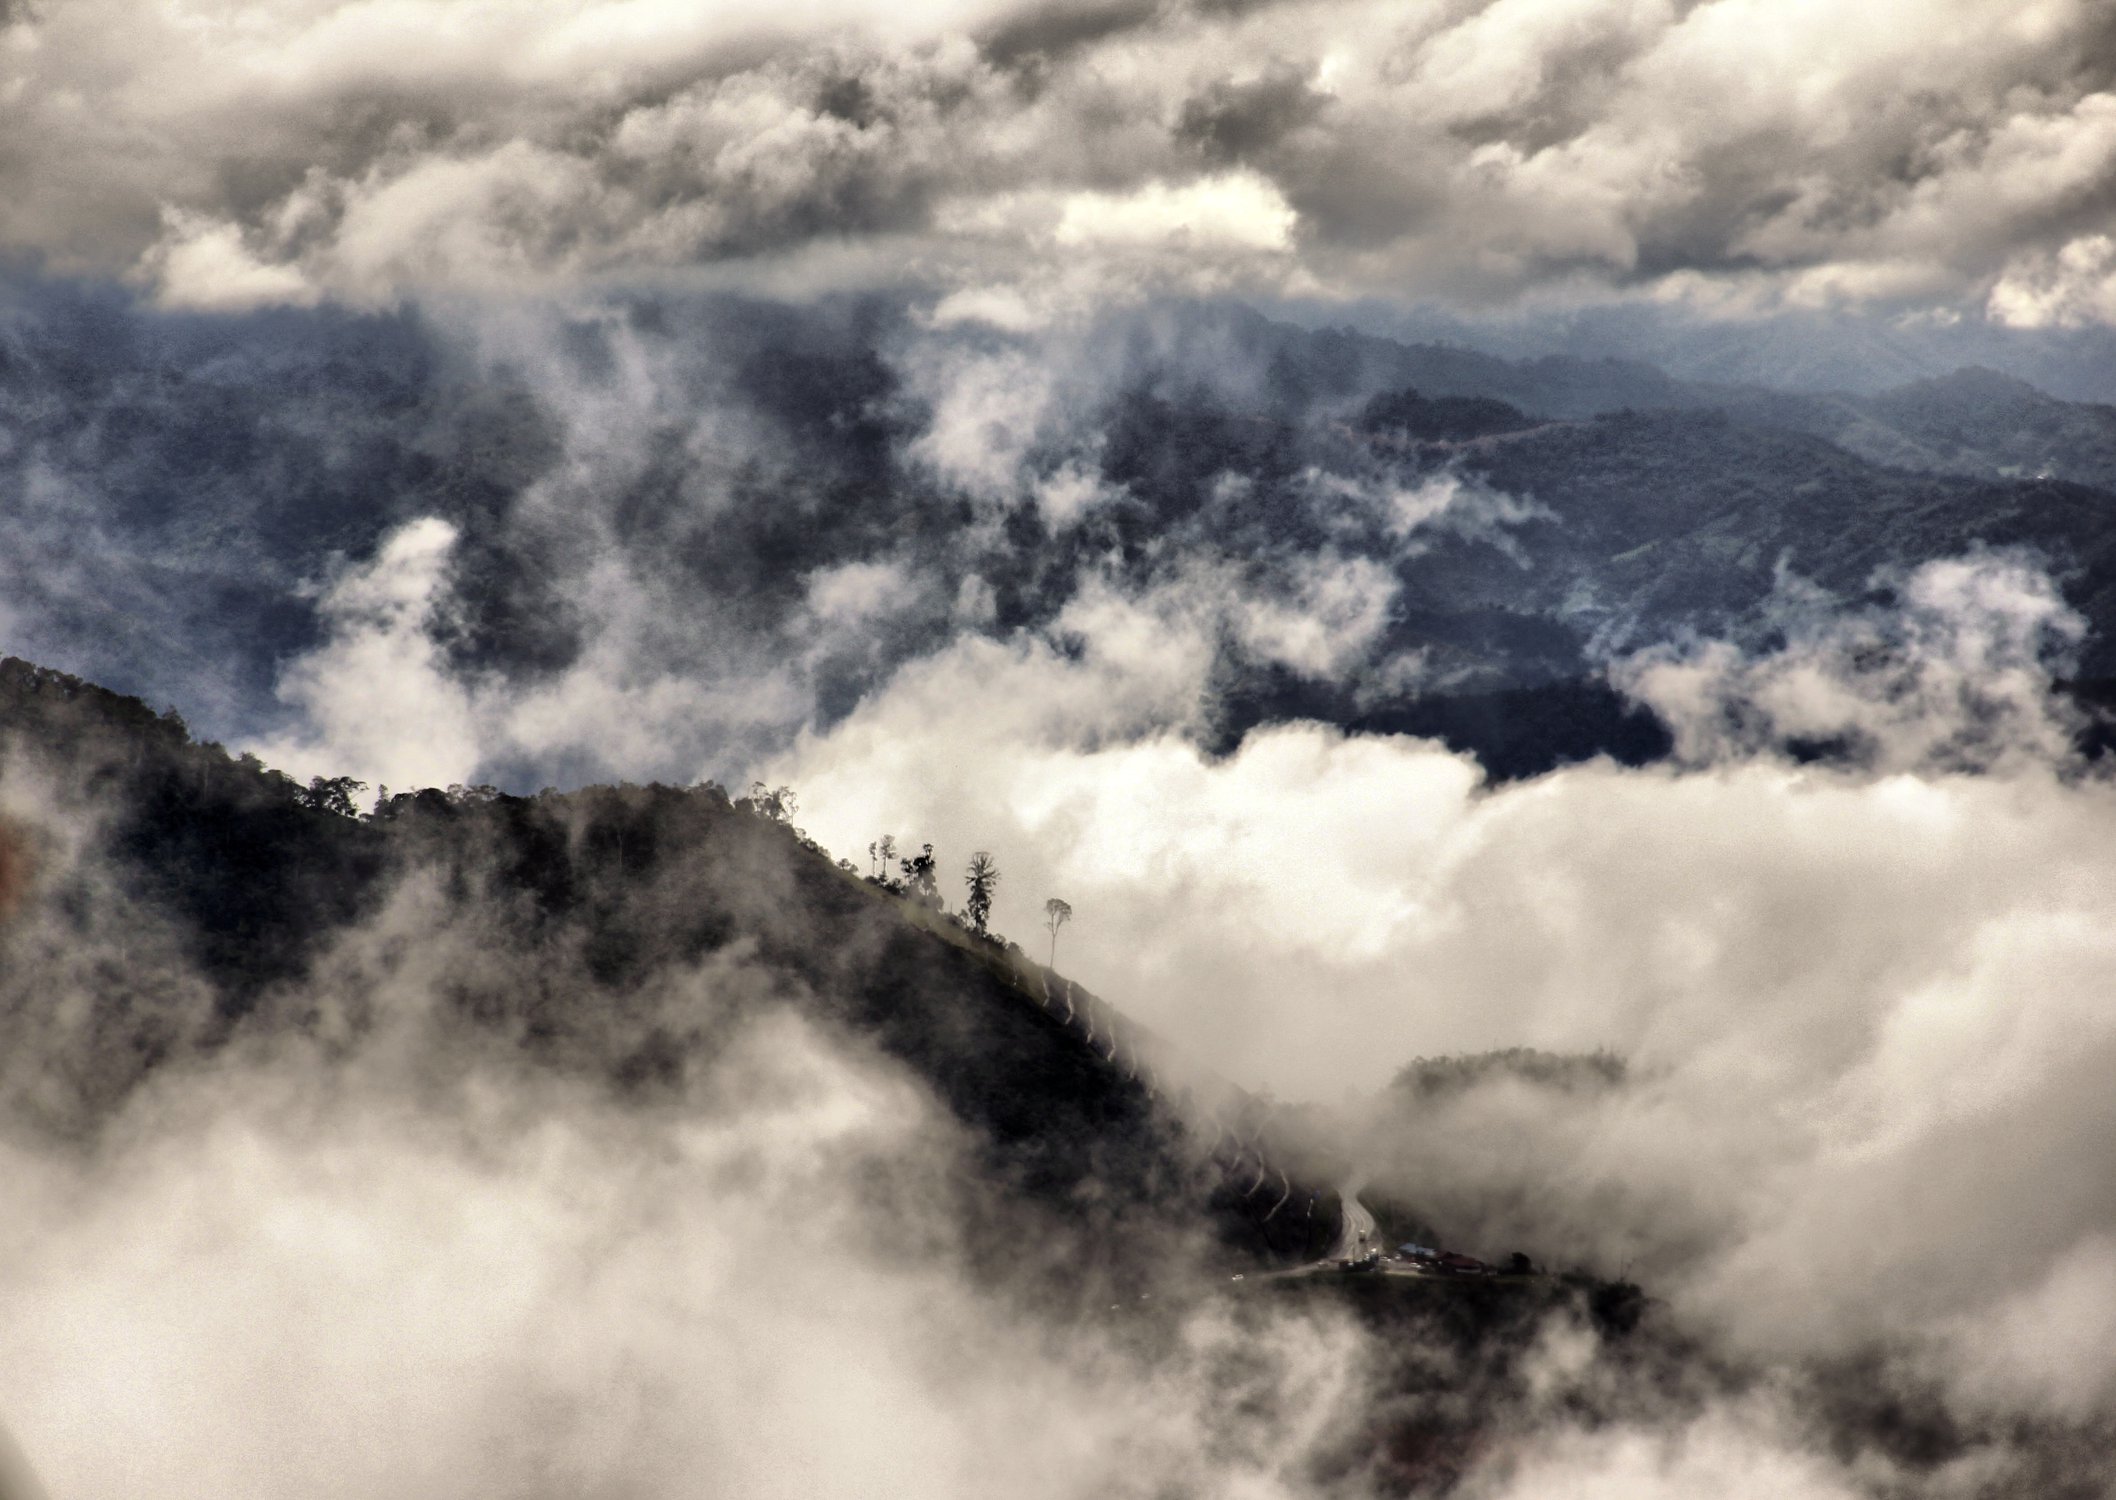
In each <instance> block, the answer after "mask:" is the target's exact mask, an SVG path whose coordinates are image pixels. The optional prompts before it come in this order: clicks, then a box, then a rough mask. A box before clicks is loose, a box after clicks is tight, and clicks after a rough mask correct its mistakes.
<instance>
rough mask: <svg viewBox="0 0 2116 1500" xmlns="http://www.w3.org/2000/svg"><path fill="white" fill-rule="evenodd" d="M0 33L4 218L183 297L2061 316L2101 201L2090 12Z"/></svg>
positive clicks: (12, 228) (124, 21)
mask: <svg viewBox="0 0 2116 1500" xmlns="http://www.w3.org/2000/svg"><path fill="white" fill-rule="evenodd" d="M1045 32H1049V33H1050V36H1049V37H1048V38H1046V39H1045V40H1044V41H1040V42H1032V41H1030V40H1028V39H1029V38H1032V37H1043V36H1044V34H1045ZM1061 33H1062V36H1063V39H1062V40H1058V39H1057V38H1059V36H1060V35H1061ZM407 35H416V36H418V37H420V38H421V45H420V46H417V47H405V46H403V45H401V38H402V37H404V36H407ZM10 37H11V42H10V46H9V49H8V51H7V52H6V54H5V62H4V64H0V66H4V68H5V85H6V88H7V92H8V97H9V98H10V101H11V107H12V108H13V109H14V110H15V111H16V113H17V115H18V118H20V119H22V120H23V121H24V122H25V128H24V130H23V131H22V132H21V133H20V137H19V140H20V142H21V143H20V144H17V145H16V146H15V147H14V148H13V149H12V150H11V151H10V153H9V155H8V156H7V157H6V158H5V160H4V161H0V183H4V185H5V186H6V187H7V189H8V192H7V194H6V201H7V204H8V206H7V208H6V209H5V210H4V212H0V243H4V244H5V245H7V246H9V247H12V248H14V249H16V250H19V251H28V252H31V253H34V254H41V255H47V256H50V257H52V259H53V261H54V263H57V264H64V265H75V266H83V267H92V268H98V269H101V270H103V271H106V272H110V271H124V270H129V271H132V272H134V273H136V274H138V275H139V276H141V277H142V278H144V279H146V280H147V281H148V282H149V283H151V284H152V285H154V286H155V287H157V288H158V289H159V290H160V293H161V295H163V296H164V297H165V298H166V299H167V300H168V301H169V302H170V303H171V304H172V305H182V306H204V307H211V306H233V305H249V304H254V303H258V302H263V301H269V300H287V301H303V300H307V299H310V298H314V297H318V296H329V297H338V298H346V299H350V300H354V301H362V302H385V303H386V302H389V301H391V300H393V299H395V298H396V297H399V296H403V295H421V294H426V293H431V292H433V291H435V290H437V289H454V290H456V291H466V290H468V291H487V292H489V291H493V290H496V289H504V288H516V289H519V288H524V287H549V286H553V285H570V284H577V283H579V282H580V281H582V280H590V281H594V280H605V279H611V278H615V279H619V280H623V279H627V278H638V277H649V278H651V277H656V276H664V275H668V274H672V273H690V272H697V271H707V272H710V273H711V274H714V275H722V276H726V277H732V278H734V279H736V280H743V279H747V280H749V281H750V283H751V284H753V285H763V284H765V283H767V282H769V283H771V284H773V285H778V286H781V287H782V288H783V287H784V286H785V285H787V284H788V281H789V278H790V279H791V281H792V282H796V283H805V284H806V285H807V286H808V287H809V289H811V290H813V289H815V288H817V287H820V286H823V285H838V286H844V285H848V284H860V285H868V286H876V285H887V286H902V285H906V284H911V285H917V286H920V287H923V288H927V289H929V290H931V291H932V292H933V293H934V294H935V296H936V297H943V298H945V297H948V296H972V297H976V298H981V299H983V304H982V305H984V306H985V307H986V308H987V309H988V310H991V309H1002V310H1006V314H1007V316H1009V317H1018V309H1020V308H1022V307H1024V306H1029V305H1033V304H1035V303H1037V302H1039V301H1041V300H1045V299H1046V298H1048V297H1049V296H1050V295H1051V293H1052V289H1053V288H1055V287H1070V288H1072V289H1073V290H1074V291H1075V292H1079V293H1084V294H1085V295H1087V296H1088V297H1090V298H1092V299H1096V300H1101V299H1106V298H1115V299H1120V300H1121V299H1123V298H1125V297H1127V296H1133V295H1137V294H1138V293H1139V291H1140V290H1141V289H1143V288H1150V287H1162V288H1171V287H1180V288H1188V289H1190V290H1200V289H1209V288H1220V289H1226V288H1233V289H1238V290H1246V291H1251V292H1268V291H1293V292H1296V293H1299V294H1302V295H1313V294H1320V295H1322V296H1326V297H1339V298H1342V297H1356V296H1362V295H1379V296H1384V297H1392V298H1401V297H1410V298H1443V299H1445V298H1464V299H1469V300H1473V301H1486V300H1493V299H1500V300H1504V299H1512V298H1517V297H1523V296H1527V297H1531V298H1534V297H1538V296H1554V297H1558V298H1560V299H1564V298H1577V297H1580V296H1590V297H1592V296H1603V297H1606V296H1611V295H1629V294H1631V293H1633V292H1644V293H1647V294H1649V295H1651V294H1654V293H1655V292H1670V293H1674V294H1677V295H1680V296H1683V297H1685V298H1689V299H1693V300H1695V301H1696V302H1697V304H1698V305H1699V306H1701V307H1703V306H1717V307H1721V308H1724V307H1726V306H1727V305H1728V303H1727V300H1726V299H1727V298H1728V297H1729V296H1730V295H1731V296H1732V297H1733V298H1734V299H1735V300H1736V301H1737V302H1738V303H1742V304H1746V305H1748V306H1750V307H1757V306H1763V307H1769V306H1793V307H1809V306H1847V305H1848V306H1867V305H1872V306H1878V307H1881V308H1883V309H1898V308H1912V309H1916V308H1927V309H1930V308H1953V309H1981V308H1988V309H1989V311H1990V313H1991V314H1992V316H1994V317H1997V318H1999V319H2001V320H2003V321H2007V322H2013V323H2022V322H2033V321H2034V320H2037V319H2043V320H2050V319H2056V320H2059V321H2066V320H2073V319H2088V318H2092V319H2099V318H2101V317H2102V313H2103V312H2104V311H2105V309H2103V308H2102V307H2101V303H2100V302H2099V301H2097V300H2096V299H2095V298H2094V297H2093V296H2092V295H2087V294H2064V295H2057V296H2056V298H2055V301H2053V300H2052V297H2053V292H2052V290H2051V283H2052V279H2053V277H2054V278H2055V279H2057V280H2064V279H2065V278H2066V277H2069V276H2072V275H2073V274H2074V273H2072V272H2068V271H2062V270H2061V269H2060V270H2052V269H2051V268H2052V267H2060V268H2061V267H2062V265H2063V264H2064V263H2065V261H2066V258H2067V257H2070V258H2071V260H2073V261H2078V260H2079V259H2080V258H2081V257H2082V256H2086V257H2087V258H2091V255H2090V248H2082V247H2091V245H2092V244H2093V243H2094V240H2095V237H2096V236H2100V235H2103V234H2104V233H2105V232H2106V230H2107V228H2108V223H2107V221H2108V216H2109V214H2110V212H2111V210H2112V207H2116V202H2112V200H2111V199H2110V197H2109V194H2108V190H2107V188H2106V183H2107V182H2108V180H2109V173H2108V171H2107V170H2106V169H2107V166H2108V163H2109V161H2110V153H2111V151H2112V150H2116V130H2112V119H2116V116H2112V114H2111V104H2110V101H2111V99H2112V98H2116V75H2112V72H2111V66H2112V64H2111V56H2112V52H2111V48H2110V45H2109V34H2108V30H2107V25H2106V18H2105V17H2104V16H2102V14H2101V13H2100V10H2099V8H2098V7H2096V6H2094V5H2092V4H2090V3H2087V0H2051V3H2049V4H2043V5H2038V6H2035V7H2031V8H2029V9H2026V10H2023V9H2021V8H2020V7H2016V6H2008V5H2001V4H1994V3H1991V0H1947V3H1945V4H1944V5H1942V6H1940V8H1939V9H1938V10H1937V11H1935V10H1934V9H1933V7H1932V6H1931V5H1929V4H1920V5H1916V6H1911V5H1884V6H1877V7H1869V8H1868V9H1867V10H1865V11H1864V12H1862V14H1861V16H1860V17H1859V18H1858V19H1857V20H1855V21H1854V22H1852V23H1849V24H1847V23H1845V22H1844V21H1843V19H1842V17H1841V16H1839V15H1837V14H1836V13H1835V12H1834V11H1832V10H1831V9H1830V8H1828V7H1824V6H1819V5H1807V4H1800V5H1792V6H1787V5H1781V4H1770V5H1765V4H1760V3H1752V0H1713V3H1709V4H1702V5H1676V4H1668V3H1659V0H1501V3H1497V4H1490V5H1479V6H1469V7H1442V8H1436V9H1428V10H1423V11H1418V12H1415V13H1404V12H1402V11H1401V10H1400V9H1397V8H1394V7H1389V6H1384V5H1376V4H1374V3H1372V0H1298V3H1285V4H1274V5H1267V6H1257V7H1236V8H1226V7H1174V8H1170V7H1129V8H1127V7H1117V8H1114V9H1112V10H1110V11H1108V12H1107V13H1106V14H1101V15H1100V16H1099V19H1098V20H1097V21H1096V22H1095V24H1093V25H1088V26H1084V27H1083V26H1077V25H1072V24H1070V23H1067V24H1062V25H1055V26H1054V25H1053V24H1051V23H1050V18H1048V17H1043V16H1041V15H1040V13H1037V12H1034V11H1033V10H1029V11H1023V10H1022V9H1021V8H1019V7H1015V6H1011V5H999V4H966V5H960V6H954V7H950V8H948V9H945V10H938V9H934V8H930V7H921V8H920V10H919V11H918V13H917V14H916V15H915V16H913V15H907V14H905V13H903V12H902V11H901V10H898V11H893V12H892V11H890V10H888V9H887V8H875V7H872V6H867V5H854V4H846V5H840V6H830V7H823V8H821V9H817V10H812V11H808V12H804V13H803V14H802V15H801V16H799V17H792V16H789V15H787V14H785V13H783V12H772V11H768V10H766V9H764V8H761V7H756V8H751V7H733V8H729V7H722V8H716V10H715V12H714V14H713V15H712V16H711V17H709V18H697V17H682V16H677V15H674V14H671V13H665V12H664V11H663V9H661V8H659V7H653V6H646V5H641V4H637V3H627V0H596V3H593V4H589V5H586V6H582V7H576V8H573V9H570V10H567V11H563V12H553V11H549V10H543V9H537V8H534V7H523V6H521V5H517V4H511V3H510V4H500V5H492V6H486V7H481V8H479V9H477V10H476V11H474V12H465V11H463V10H461V9H460V8H453V9H447V10H445V12H444V11H442V10H437V9H435V8H434V7H432V6H430V5H422V4H417V3H412V4H405V5H399V6H394V7H387V8H384V7H376V6H371V5H355V4H347V3H333V4H320V5H315V6H307V7H297V8H293V9H287V10H282V11H275V12H273V13H272V14H271V15H270V16H269V17H265V16H260V15H258V14H255V13H254V12H250V11H239V10H238V9H237V8H233V7H220V6H207V7H204V8H199V9H194V10H193V11H187V12H185V13H184V16H183V17H181V18H179V17H177V16H174V15H170V16H163V15H161V14H160V13H157V14H156V15H155V16H153V17H147V18H141V17H138V16H134V15H132V14H131V13H130V12H127V13H126V15H125V16H123V17H119V16H117V15H116V13H115V12H114V11H112V10H111V9H110V8H109V7H108V6H106V5H105V4H102V3H80V4H75V5H69V6H66V7H61V8H54V9H51V10H49V11H38V12H34V13H31V14H29V15H27V16H26V17H24V18H23V19H21V20H18V22H17V23H16V25H15V26H14V27H13V28H12V30H11V32H10ZM1905 80H1910V81H1912V82H1913V83H1914V86H1912V87H1907V88H1906V87H1903V86H1902V84H1903V83H1904V81H1905ZM2103 300H2105V299H2103ZM966 305H967V304H964V303H956V304H954V306H955V307H956V309H957V310H958V311H959V310H960V309H961V308H962V307H964V306H966ZM1016 326H1021V325H1020V324H1019V323H1018V322H1017V324H1016Z"/></svg>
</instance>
